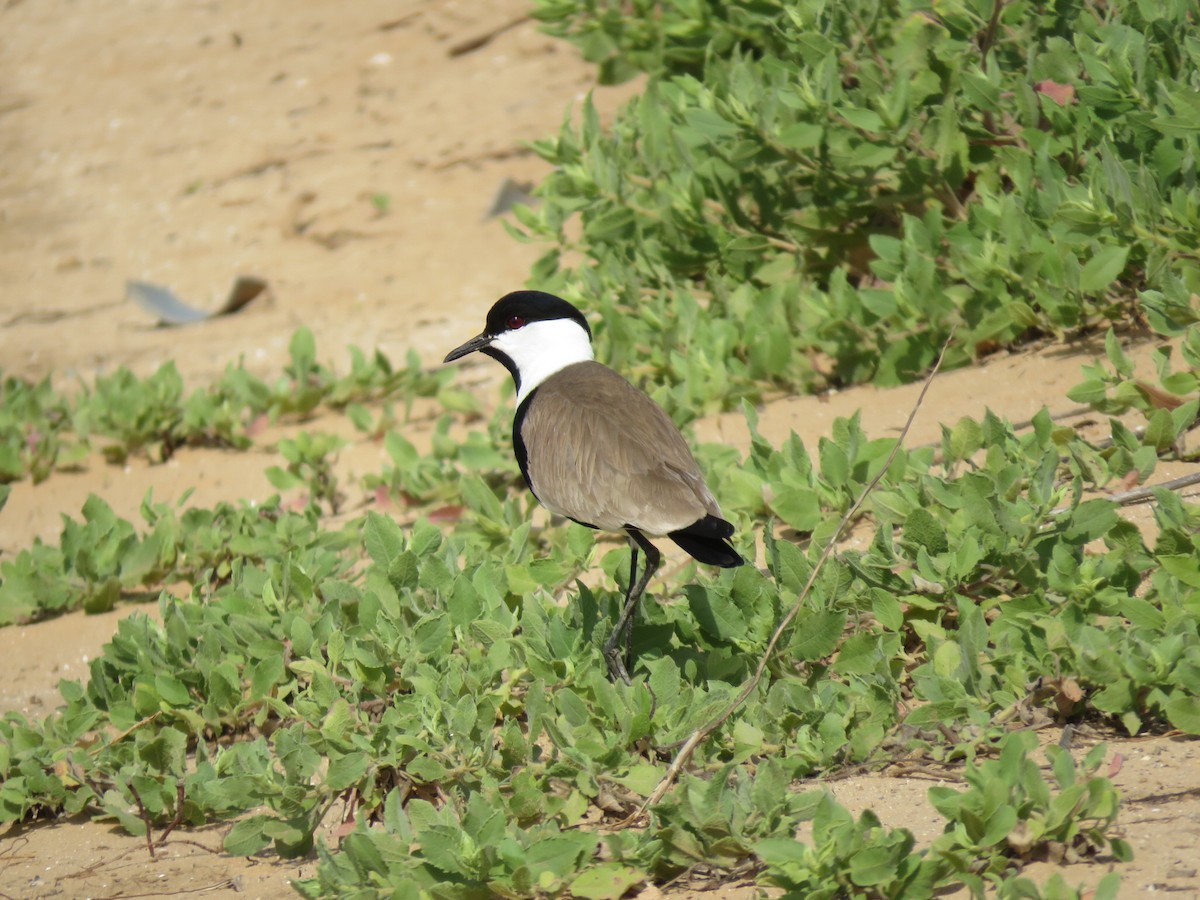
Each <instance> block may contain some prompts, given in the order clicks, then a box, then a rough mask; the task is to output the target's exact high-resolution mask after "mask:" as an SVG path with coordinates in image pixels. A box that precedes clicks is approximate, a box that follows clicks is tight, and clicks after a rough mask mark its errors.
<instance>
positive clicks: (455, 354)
mask: <svg viewBox="0 0 1200 900" xmlns="http://www.w3.org/2000/svg"><path fill="white" fill-rule="evenodd" d="M491 342H492V336H491V335H489V334H479V335H476V336H475V337H473V338H471V339H470V340H469V341H467V342H466V343H465V344H463V345H462V346H461V347H455V348H454V349H453V350H451V351H450V352H449V353H447V354H446V358H445V359H443V360H442V362H443V363H448V362H454V360H456V359H461V358H462V357H464V356H466V355H467V354H468V353H474V352H475V351H476V350H482V349H483V348H484V347H486V346H488V345H489V344H490V343H491Z"/></svg>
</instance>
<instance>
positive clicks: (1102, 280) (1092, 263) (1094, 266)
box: [1079, 246, 1129, 294]
mask: <svg viewBox="0 0 1200 900" xmlns="http://www.w3.org/2000/svg"><path fill="white" fill-rule="evenodd" d="M1128 257H1129V247H1128V246H1125V247H1112V246H1109V247H1102V248H1100V249H1099V250H1098V251H1096V253H1095V254H1094V255H1093V256H1092V258H1091V259H1089V260H1088V261H1087V262H1086V263H1084V265H1083V268H1082V269H1080V271H1079V290H1080V291H1082V292H1083V293H1085V294H1098V293H1100V292H1101V291H1105V290H1107V289H1108V286H1109V285H1110V284H1112V283H1113V282H1114V281H1116V280H1117V276H1119V275H1120V274H1121V273H1122V272H1123V271H1125V260H1126V259H1127V258H1128Z"/></svg>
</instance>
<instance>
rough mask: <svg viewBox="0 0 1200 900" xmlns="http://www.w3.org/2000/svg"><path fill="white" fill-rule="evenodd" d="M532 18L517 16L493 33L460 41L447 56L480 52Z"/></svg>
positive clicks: (448, 51) (489, 32)
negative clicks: (473, 51)
mask: <svg viewBox="0 0 1200 900" xmlns="http://www.w3.org/2000/svg"><path fill="white" fill-rule="evenodd" d="M530 18H531V16H529V15H528V14H526V15H521V16H517V17H516V18H515V19H510V20H509V21H507V22H505V23H504V24H503V25H500V26H497V27H496V28H493V29H492V30H491V31H487V32H485V33H483V34H479V35H476V36H475V37H470V38H467V39H466V40H463V41H459V42H458V43H457V44H455V45H454V46H453V47H451V48H450V49H449V50H447V51H446V55H447V56H449V57H455V56H462V55H464V54H466V53H470V52H471V51H472V50H478V49H479V48H480V47H486V46H487V45H488V44H490V43H491V42H492V41H494V40H495V39H496V38H498V37H500V35H502V34H504V32H506V31H509V30H511V29H513V28H516V27H517V26H518V25H524V24H525V23H526V22H528V21H529V20H530Z"/></svg>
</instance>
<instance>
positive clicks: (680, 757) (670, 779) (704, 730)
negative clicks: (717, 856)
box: [624, 332, 954, 824]
mask: <svg viewBox="0 0 1200 900" xmlns="http://www.w3.org/2000/svg"><path fill="white" fill-rule="evenodd" d="M953 337H954V333H953V332H951V334H950V335H949V337H947V338H946V342H945V343H944V344H943V345H942V349H941V352H940V353H938V358H937V361H936V362H935V363H934V364H933V368H932V369H931V370H930V372H929V375H928V376H927V377H926V378H925V383H924V385H922V386H921V393H920V394H919V395H918V396H917V402H916V403H915V404H914V405H913V408H912V411H911V412H910V413H909V414H908V421H907V422H905V423H904V428H903V429H901V431H900V436H899V438H898V439H897V440H896V444H895V446H894V447H892V451H891V453H889V454H888V457H887V459H886V460H885V461H884V464H883V466H882V467H881V468H880V469H879V473H878V474H877V475H876V476H875V477H874V478H872V479H871V482H870V483H869V484H868V485H867V486H866V487H865V488H864V489H863V491H862V493H861V494H859V496H858V499H857V500H855V501H854V505H853V506H851V507H850V509H849V510H847V512H846V514H845V515H844V516H842V519H841V521H840V522H838V526H837V529H836V530H835V531H834V533H833V535H832V536H831V537H830V538H829V542H828V543H827V544H826V545H825V549H824V550H822V551H821V555H820V557H819V558H818V559H817V564H816V565H815V566H813V570H812V572H811V573H810V574H809V576H808V581H807V582H805V584H804V589H803V590H801V591H800V596H799V597H798V598H797V599H796V602H795V604H793V606H792V608H791V609H790V610H788V613H787V615H785V616H784V617H783V619H782V620H781V621H780V622H779V625H777V626H776V628H775V631H774V632H773V633H772V635H771V639H770V640H769V641H768V642H767V648H766V650H765V651H763V655H762V659H760V660H759V662H758V667H757V668H756V669H755V670H754V674H753V675H752V676H751V677H750V680H749V681H747V682H746V684H745V685H744V686H743V687H742V690H741V691H740V692H739V693H738V695H737V697H736V698H734V700H733V702H732V703H730V704H729V706H727V707H726V708H725V709H724V710H723V711H722V712H721V714H720V715H718V716H717V717H716V718H714V719H712V720H711V721H710V722H708V723H707V724H705V725H703V726H702V727H700V728H698V729H696V730H695V731H693V732H692V733H691V735H690V736H689V737H688V739H687V740H686V741H684V742H683V746H681V747H680V748H679V752H678V753H676V754H675V759H674V760H673V761H672V762H671V766H670V768H669V769H667V774H666V775H664V776H663V778H662V780H661V781H659V783H658V785H657V787H655V788H654V791H653V792H652V793H651V794H650V796H649V797H647V798H646V801H645V802H644V803H643V804H642V805H641V806H640V807H638V810H637V812H635V813H634V814H633V815H632V816H630V817H629V818H628V819H627V820H626V822H625V823H624V824H629V823H631V822H633V821H636V820H637V819H640V818H641V817H642V816H643V815H645V813H646V810H647V809H649V808H650V807H652V806H654V805H656V804H657V803H658V802H659V801H660V800H662V798H663V797H664V796H665V795H666V793H667V791H668V790H670V788H671V785H672V784H674V783H675V780H676V778H678V777H679V772H680V771H681V770H682V769H683V767H684V766H685V765H687V763H688V760H690V759H691V758H692V754H693V753H694V752H695V750H696V748H697V747H698V746H700V744H701V743H702V742H703V741H704V740H705V739H707V738H708V736H709V735H711V734H712V733H713V732H714V731H716V730H717V729H718V728H720V727H721V726H722V725H724V724H725V722H727V721H728V720H729V717H730V716H732V715H733V714H734V713H735V712H737V710H738V708H739V707H740V706H741V705H742V704H743V703H745V702H746V699H747V698H748V697H749V696H750V695H751V694H752V693H754V691H755V689H756V688H757V687H758V685H759V683H760V682H761V681H762V677H763V674H764V673H765V672H766V670H767V663H768V662H769V661H770V659H771V656H772V655H773V654H774V652H775V647H776V646H777V645H778V644H779V641H780V639H781V638H782V637H783V634H784V632H785V631H786V630H787V628H788V626H789V625H791V624H792V621H793V620H794V619H795V618H796V616H797V615H798V614H799V613H800V610H801V608H803V606H804V602H805V600H807V599H808V595H809V593H811V591H812V587H813V585H814V584H815V583H816V580H817V576H818V575H820V574H821V570H822V569H823V568H825V563H826V562H827V561H828V560H829V557H830V556H832V555H833V553H834V550H835V549H836V548H837V545H838V541H840V540H841V538H842V534H843V533H844V532H845V530H846V527H847V526H848V525H849V524H850V523H851V522H852V521H853V520H854V518H855V517H856V516H857V515H858V511H859V510H860V509H861V508H862V505H863V503H864V502H866V499H867V497H869V496H870V495H871V493H872V492H873V491H874V490H875V488H876V487H878V486H879V482H880V481H882V480H883V476H884V475H885V474H886V473H887V470H888V469H890V468H891V466H892V463H893V462H894V461H895V459H896V455H897V454H898V453H899V452H900V448H901V447H902V446H903V445H904V438H905V437H906V436H907V435H908V432H909V429H910V428H912V423H913V420H914V419H916V417H917V413H918V412H919V411H920V409H921V406H922V405H923V404H924V403H925V395H926V393H928V391H929V386H930V385H931V384H933V379H934V376H935V375H937V373H938V370H939V369H940V368H941V367H942V360H943V359H944V358H945V356H946V350H947V348H948V347H949V346H950V341H951V340H952V339H953Z"/></svg>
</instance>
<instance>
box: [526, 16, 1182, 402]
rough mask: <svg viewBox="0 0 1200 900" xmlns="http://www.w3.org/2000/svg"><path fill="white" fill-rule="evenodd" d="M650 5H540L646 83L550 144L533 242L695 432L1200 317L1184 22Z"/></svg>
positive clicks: (549, 269) (558, 27)
mask: <svg viewBox="0 0 1200 900" xmlns="http://www.w3.org/2000/svg"><path fill="white" fill-rule="evenodd" d="M634 8H635V9H637V10H641V11H642V12H643V13H644V15H641V16H635V15H633V14H632V12H631V10H630V9H628V8H626V6H624V5H622V4H618V3H615V2H613V3H607V2H597V3H588V4H574V3H564V2H560V0H542V2H540V3H539V4H538V13H537V15H538V17H539V18H540V19H541V20H542V21H543V22H545V23H546V25H547V27H548V28H549V29H550V30H551V31H552V32H553V33H558V34H563V35H565V36H567V37H568V38H569V39H571V40H573V41H575V42H576V43H578V44H579V45H580V47H581V48H582V50H583V52H584V53H585V55H587V56H588V57H589V58H591V59H594V60H597V61H602V75H604V76H606V77H609V78H611V79H617V78H620V77H624V75H626V74H628V73H629V72H630V71H631V70H633V69H640V70H643V71H646V72H648V73H649V75H650V78H649V81H648V82H647V84H646V87H645V90H644V91H642V92H641V93H640V94H639V95H638V96H637V97H635V98H634V99H633V100H631V101H630V102H629V103H628V104H627V105H626V107H625V108H624V109H623V110H622V111H621V113H620V114H619V115H618V116H617V119H616V121H615V122H614V123H613V125H612V126H611V127H610V128H607V129H605V128H602V127H601V126H600V122H599V118H598V116H597V115H596V113H595V111H594V110H593V108H592V107H591V105H590V104H586V105H585V106H584V109H583V112H582V116H581V121H580V123H579V124H578V126H574V125H571V124H568V125H566V126H564V128H563V130H562V132H561V133H560V134H559V136H558V137H557V138H554V139H550V140H544V141H540V142H537V143H536V144H535V148H536V149H537V151H538V153H539V154H540V155H541V156H542V157H543V158H544V159H546V160H547V161H548V162H550V163H551V164H552V165H554V167H555V169H554V172H553V174H552V175H550V176H549V177H548V178H547V179H546V180H545V181H544V182H543V183H542V185H541V186H540V188H539V189H538V194H539V196H540V198H541V201H542V202H541V203H540V204H539V206H538V207H537V208H536V210H528V209H524V210H522V209H518V220H519V225H520V227H519V228H515V229H514V232H515V233H516V234H517V235H518V237H521V238H522V239H532V240H537V241H541V242H548V243H550V244H551V245H552V248H551V249H550V250H549V251H548V252H547V253H546V254H545V256H544V257H543V258H542V260H541V261H540V262H539V264H538V265H537V266H536V267H535V270H534V273H533V279H532V280H533V281H534V282H536V283H537V284H538V286H543V287H549V288H551V289H562V290H565V291H566V292H567V293H568V294H570V295H571V296H579V297H582V298H585V299H586V301H587V302H586V303H585V306H591V307H597V306H598V308H599V312H600V314H601V316H602V317H603V319H604V321H605V323H606V325H607V328H606V329H605V330H604V331H603V332H601V334H600V338H601V341H602V346H603V353H604V358H606V359H611V360H614V361H615V362H616V363H617V365H618V366H619V367H620V368H622V369H629V370H635V371H637V372H638V373H639V374H642V375H645V376H646V377H647V379H648V380H649V381H650V383H652V384H656V385H662V387H661V388H659V389H658V391H657V399H660V400H662V401H663V402H665V403H666V404H668V406H669V408H670V409H671V410H672V412H673V414H674V415H676V417H678V418H680V419H685V418H688V417H690V416H694V415H698V414H700V413H702V412H704V411H706V410H710V409H713V408H717V407H727V406H729V405H730V404H733V403H737V402H738V400H739V399H741V398H743V397H750V398H757V397H760V396H762V394H763V392H764V391H768V390H770V389H771V388H772V387H775V386H780V387H784V388H786V389H788V390H804V389H811V388H814V387H819V386H822V385H828V384H833V385H838V384H845V383H852V382H859V381H864V380H873V381H875V382H877V383H881V384H890V383H895V382H897V381H902V380H907V379H911V378H912V377H914V376H915V375H916V374H917V373H919V372H921V371H922V370H923V369H924V368H925V367H927V366H928V365H929V364H930V363H931V362H932V360H933V358H934V355H935V354H936V352H937V349H938V347H939V346H940V345H941V343H942V342H943V340H944V339H945V337H946V336H947V335H948V334H949V333H950V330H951V329H952V328H956V329H957V331H956V336H955V343H954V346H953V347H952V348H951V351H950V354H949V358H948V362H949V363H951V364H954V363H962V362H965V361H966V360H968V359H970V358H973V357H977V356H981V355H984V354H986V353H988V352H991V351H992V350H993V349H995V348H996V347H998V346H1003V345H1009V344H1012V343H1015V342H1019V341H1022V340H1024V339H1027V338H1028V337H1031V336H1034V335H1038V334H1056V335H1061V334H1064V333H1070V332H1074V331H1077V330H1080V329H1088V328H1094V327H1096V326H1102V325H1104V324H1105V323H1107V322H1123V321H1126V320H1128V319H1130V318H1133V319H1134V320H1136V321H1139V322H1141V323H1144V324H1146V325H1149V326H1150V327H1151V328H1154V329H1156V330H1158V331H1161V332H1167V333H1176V332H1178V330H1180V329H1181V328H1182V327H1184V326H1186V325H1187V324H1189V323H1191V322H1194V321H1196V319H1197V315H1198V311H1197V309H1196V306H1195V303H1194V301H1193V299H1192V297H1193V296H1194V295H1195V294H1196V292H1197V288H1198V287H1200V261H1198V260H1197V257H1196V254H1195V249H1194V248H1195V246H1196V241H1195V240H1194V237H1195V235H1196V233H1197V229H1198V227H1200V219H1198V218H1197V210H1196V207H1195V204H1193V203H1191V202H1190V199H1189V198H1190V196H1191V190H1190V187H1189V183H1190V182H1189V177H1190V176H1189V175H1188V172H1189V171H1190V169H1189V166H1190V162H1189V160H1191V159H1192V158H1193V156H1194V149H1195V148H1194V145H1193V142H1192V141H1191V135H1192V134H1193V133H1194V126H1195V125H1196V124H1197V123H1198V122H1200V110H1197V108H1196V105H1195V104H1194V103H1193V102H1192V100H1191V99H1190V98H1191V96H1192V87H1191V85H1193V84H1194V82H1195V80H1196V77H1197V71H1198V70H1200V59H1198V57H1197V55H1196V54H1195V52H1194V48H1192V47H1191V45H1190V44H1189V43H1188V42H1187V40H1186V39H1185V37H1184V36H1185V35H1187V34H1189V33H1190V28H1191V24H1190V19H1189V16H1190V11H1189V10H1188V9H1187V7H1186V4H1178V3H1176V4H1167V5H1165V6H1159V7H1155V8H1154V9H1153V10H1151V9H1149V8H1147V7H1145V6H1144V4H1138V3H1135V2H1132V0H1130V2H1122V3H1118V4H1116V5H1115V6H1114V5H1112V4H1099V3H1082V4H1077V5H1074V6H1071V7H1069V8H1066V7H1064V8H1061V9H1060V8H1058V7H1055V8H1045V7H1041V6H1038V5H1035V4H1031V3H1027V2H1017V3H1012V2H1004V3H1002V2H996V3H984V4H969V3H968V4H961V3H960V4H955V5H952V6H951V7H946V8H939V9H938V10H937V11H936V12H933V13H929V14H924V13H923V14H921V15H910V14H909V13H908V12H907V11H905V10H903V9H901V8H899V7H886V8H880V7H878V6H877V5H873V4H870V3H865V2H851V3H843V4H839V5H836V6H830V5H828V4H822V3H817V2H812V3H799V4H795V3H788V4H784V3H781V2H774V0H768V2H764V3H757V4H753V5H750V6H741V5H729V4H717V3H711V2H707V0H696V2H690V3H687V4H659V3H654V2H650V0H640V2H638V3H636V4H634ZM567 260H572V261H574V260H581V262H578V263H576V262H572V263H571V264H569V265H568V264H567V262H566V261H567ZM647 350H649V354H648V355H647Z"/></svg>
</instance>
